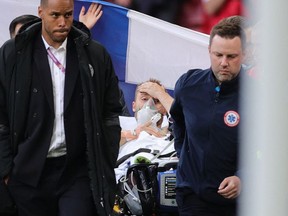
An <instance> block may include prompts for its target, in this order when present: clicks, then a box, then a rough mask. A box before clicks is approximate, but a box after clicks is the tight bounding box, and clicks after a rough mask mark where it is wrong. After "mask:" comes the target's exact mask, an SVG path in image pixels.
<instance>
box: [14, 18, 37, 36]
mask: <svg viewBox="0 0 288 216" xmlns="http://www.w3.org/2000/svg"><path fill="white" fill-rule="evenodd" d="M37 18H38V17H37V16H34V15H30V14H25V15H22V16H18V17H16V18H15V19H13V20H12V21H11V23H10V25H9V33H10V37H11V38H12V37H13V35H15V29H16V26H17V25H18V24H21V25H24V24H26V23H28V22H30V21H33V20H35V19H37Z"/></svg>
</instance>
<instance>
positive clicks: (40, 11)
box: [38, 6, 43, 19]
mask: <svg viewBox="0 0 288 216" xmlns="http://www.w3.org/2000/svg"><path fill="white" fill-rule="evenodd" d="M42 13H43V10H42V7H41V6H39V7H38V16H39V17H40V18H41V19H42Z"/></svg>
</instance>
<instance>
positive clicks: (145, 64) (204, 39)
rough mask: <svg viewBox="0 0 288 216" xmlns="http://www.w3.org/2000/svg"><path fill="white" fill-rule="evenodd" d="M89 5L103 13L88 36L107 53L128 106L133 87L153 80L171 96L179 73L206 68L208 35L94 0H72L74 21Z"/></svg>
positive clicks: (207, 64) (132, 96) (208, 62)
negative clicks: (100, 6)
mask: <svg viewBox="0 0 288 216" xmlns="http://www.w3.org/2000/svg"><path fill="white" fill-rule="evenodd" d="M91 2H95V3H99V4H102V10H103V15H102V17H101V18H100V20H99V21H98V22H97V23H96V25H95V26H94V27H93V28H92V29H91V32H92V36H93V38H94V39H95V40H97V41H99V42H100V43H101V44H102V45H104V47H106V49H107V51H108V52H109V53H110V55H111V58H112V61H113V64H114V68H115V71H116V74H117V76H118V78H119V81H120V87H121V88H122V89H123V91H124V95H125V98H126V102H127V106H128V107H130V106H131V105H130V104H131V103H130V102H131V101H133V98H134V90H135V84H138V83H140V82H143V81H146V80H148V79H150V78H155V79H158V80H160V81H161V83H162V84H163V85H164V86H165V87H166V88H167V89H170V90H171V91H170V93H173V89H174V85H175V82H176V81H177V79H178V78H179V77H180V76H181V75H182V74H183V73H185V72H187V71H188V70H189V69H191V68H208V67H209V66H210V61H209V55H208V43H209V36H208V35H205V34H202V33H200V32H196V31H192V30H190V29H186V28H183V27H180V26H178V25H174V24H171V23H168V22H165V21H163V20H159V19H157V18H154V17H151V16H148V15H145V14H142V13H139V12H137V11H133V10H129V9H127V8H123V7H120V6H118V5H115V4H111V3H108V2H105V1H97V0H76V1H75V13H74V14H75V19H76V20H77V19H78V17H76V16H78V14H79V11H80V9H81V7H82V5H84V6H85V8H86V9H88V7H89V6H90V4H91Z"/></svg>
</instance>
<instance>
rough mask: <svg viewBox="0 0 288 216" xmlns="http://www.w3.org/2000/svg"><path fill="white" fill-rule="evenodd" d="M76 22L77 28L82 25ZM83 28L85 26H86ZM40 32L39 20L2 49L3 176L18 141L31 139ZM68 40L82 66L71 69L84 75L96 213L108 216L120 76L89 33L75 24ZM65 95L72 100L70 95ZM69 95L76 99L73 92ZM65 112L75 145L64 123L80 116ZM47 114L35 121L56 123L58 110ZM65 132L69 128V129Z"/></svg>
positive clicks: (117, 130)
mask: <svg viewBox="0 0 288 216" xmlns="http://www.w3.org/2000/svg"><path fill="white" fill-rule="evenodd" d="M77 25H78V27H79V23H78V24H77ZM82 28H84V29H85V27H84V26H82ZM40 31H41V22H35V23H33V24H31V23H30V25H29V26H27V28H26V29H24V30H23V29H22V32H21V34H19V35H17V36H16V38H15V39H12V40H9V41H7V42H6V43H5V44H4V45H3V46H2V47H1V49H0V176H1V177H2V178H3V177H4V176H7V175H9V173H10V172H11V171H13V168H14V164H15V160H16V159H17V156H18V155H17V153H18V152H19V144H21V143H23V142H26V140H27V139H29V136H27V128H26V127H27V125H29V121H30V122H31V119H30V114H31V100H32V99H31V98H32V96H31V95H33V89H31V83H32V81H33V80H32V79H33V76H32V71H33V67H34V65H35V64H36V65H37V63H34V64H33V63H32V62H33V61H35V59H36V58H37V56H35V53H33V52H34V51H35V49H36V48H35V47H34V45H33V44H35V43H34V42H33V41H35V40H37V36H38V37H39V35H40ZM69 42H70V44H71V49H74V51H75V52H76V54H75V53H74V52H73V53H74V54H75V55H74V57H75V62H77V63H76V65H77V64H78V68H77V67H76V69H75V68H71V70H74V71H78V73H79V74H78V77H80V79H77V80H80V81H79V82H80V86H82V89H81V91H82V92H83V101H82V103H83V110H84V113H82V115H83V116H84V126H83V128H85V134H86V140H85V142H86V146H87V148H86V150H87V158H88V169H89V176H90V179H91V190H92V193H93V197H94V200H95V205H96V208H97V211H98V214H99V215H109V214H110V213H111V210H112V207H113V203H114V196H115V187H116V185H115V175H114V169H113V168H114V165H115V163H116V159H117V155H118V149H119V140H120V131H121V128H120V125H119V119H118V116H119V115H120V113H121V109H122V106H121V104H120V103H119V92H120V91H119V87H118V78H117V76H116V75H115V73H114V69H113V65H112V62H111V59H110V56H109V55H108V53H107V52H106V50H105V49H104V48H103V47H102V46H101V45H100V44H99V43H97V42H95V41H93V40H91V38H90V34H89V31H82V30H80V29H78V28H76V27H75V26H73V27H72V29H71V31H70V33H69V35H68V43H67V46H68V44H69ZM68 52H69V51H67V53H68ZM40 54H41V53H40ZM33 58H34V59H33ZM39 61H42V60H41V59H39ZM67 61H68V60H67ZM75 62H74V64H75ZM43 63H47V60H46V62H45V60H43ZM68 66H69V65H67V67H68ZM67 70H68V68H67ZM65 79H66V78H65ZM75 80H76V79H75ZM75 82H76V81H75ZM70 84H71V83H70ZM66 85H69V83H68V84H67V83H66V81H65V89H66ZM71 85H72V84H71ZM78 86H79V85H78ZM65 91H66V90H65ZM65 94H66V92H65ZM67 94H68V96H67V98H69V93H67ZM70 94H71V95H72V96H71V97H73V92H71V93H70ZM64 97H66V95H65V96H64ZM47 98H48V97H47ZM50 100H51V98H50ZM48 101H49V99H48ZM64 103H65V102H64ZM47 104H49V102H47ZM66 105H67V104H66ZM42 106H44V105H43V104H42ZM64 106H65V104H64ZM43 109H44V110H45V108H43ZM47 110H48V108H47ZM68 110H69V109H68ZM29 111H30V112H29ZM65 112H66V111H65V110H64V125H65V135H66V144H67V145H69V143H67V142H71V143H73V131H71V132H67V133H68V134H66V129H67V128H66V127H69V124H67V125H66V122H65V115H66V116H67V118H68V120H69V119H70V120H69V121H70V122H73V118H71V116H72V115H75V116H76V117H77V115H79V113H73V112H72V113H71V112H70V113H69V111H67V112H66V113H65ZM47 116H49V118H48V117H47ZM47 116H46V117H45V116H44V117H43V118H42V119H41V118H40V119H39V120H38V122H37V118H36V123H35V124H34V123H33V125H37V124H38V125H40V127H42V126H43V125H44V126H43V127H45V126H47V125H49V124H51V122H53V121H54V111H53V110H52V111H50V112H48V113H47ZM28 119H29V121H28ZM46 120H47V121H46ZM47 128H51V127H48V126H47ZM43 130H44V128H43ZM67 130H68V131H69V128H68V129H67ZM75 134H76V133H75ZM43 136H46V138H47V139H48V140H49V139H51V134H50V131H48V132H47V133H45V134H44V135H43ZM69 140H70V141H69ZM67 151H68V150H67ZM39 159H40V158H39ZM71 159H72V160H73V158H71ZM41 160H43V158H42V159H41ZM19 172H20V171H19Z"/></svg>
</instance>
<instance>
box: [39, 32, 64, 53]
mask: <svg viewBox="0 0 288 216" xmlns="http://www.w3.org/2000/svg"><path fill="white" fill-rule="evenodd" d="M42 40H43V42H44V45H45V48H46V50H47V49H48V48H51V49H54V50H55V48H54V47H52V46H50V45H49V44H48V43H47V41H46V40H45V38H44V37H43V35H42ZM66 48H67V38H66V39H65V40H64V42H63V43H62V44H61V46H60V47H59V48H58V49H57V50H60V49H64V50H66Z"/></svg>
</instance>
